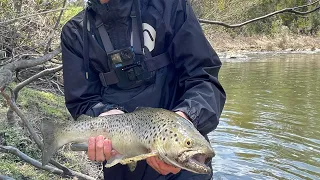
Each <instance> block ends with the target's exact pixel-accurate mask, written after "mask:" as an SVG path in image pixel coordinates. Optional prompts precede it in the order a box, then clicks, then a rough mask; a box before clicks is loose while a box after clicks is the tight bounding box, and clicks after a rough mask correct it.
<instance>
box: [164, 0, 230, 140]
mask: <svg viewBox="0 0 320 180" xmlns="http://www.w3.org/2000/svg"><path fill="white" fill-rule="evenodd" d="M180 2H181V4H182V6H183V11H182V12H180V13H179V12H176V20H175V25H174V28H173V29H176V30H175V31H176V33H175V36H174V38H173V41H172V44H171V46H170V48H169V54H170V56H171V58H172V60H173V62H174V64H175V68H176V71H177V74H178V76H179V77H178V79H179V80H178V83H179V86H178V93H179V94H181V95H180V98H179V99H178V100H177V102H176V106H175V108H174V109H173V111H182V112H184V113H186V114H187V115H188V116H189V118H190V119H191V120H192V122H193V124H194V125H195V127H196V128H197V129H198V130H199V131H200V133H202V134H208V133H209V132H210V131H212V130H214V129H215V128H216V127H217V125H218V122H219V118H220V115H221V113H222V109H223V107H224V103H225V100H226V94H225V92H224V89H223V88H222V86H221V84H220V83H219V81H218V72H219V69H220V67H221V61H220V59H219V57H218V55H217V54H216V53H215V51H214V50H213V48H212V47H211V45H210V44H209V42H208V41H207V39H206V37H205V35H204V33H203V31H202V28H201V26H200V24H199V22H198V20H197V18H196V16H195V14H194V12H193V10H192V8H191V7H190V5H188V3H186V1H185V0H180Z"/></svg>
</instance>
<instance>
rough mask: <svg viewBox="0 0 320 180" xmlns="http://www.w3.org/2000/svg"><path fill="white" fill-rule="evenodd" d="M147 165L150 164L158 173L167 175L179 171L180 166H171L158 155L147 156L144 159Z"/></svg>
mask: <svg viewBox="0 0 320 180" xmlns="http://www.w3.org/2000/svg"><path fill="white" fill-rule="evenodd" d="M146 161H147V163H148V165H149V166H151V167H152V168H153V169H154V170H156V171H157V172H158V173H159V174H162V175H164V176H165V175H167V174H169V173H172V174H177V173H179V172H180V171H181V168H176V167H174V166H171V165H169V164H167V163H165V162H163V161H161V160H160V159H159V158H158V157H156V156H154V157H149V158H147V159H146Z"/></svg>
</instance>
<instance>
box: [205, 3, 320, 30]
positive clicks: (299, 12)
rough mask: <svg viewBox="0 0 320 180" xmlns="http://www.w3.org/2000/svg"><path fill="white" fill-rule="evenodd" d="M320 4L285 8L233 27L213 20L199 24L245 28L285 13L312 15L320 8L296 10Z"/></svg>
mask: <svg viewBox="0 0 320 180" xmlns="http://www.w3.org/2000/svg"><path fill="white" fill-rule="evenodd" d="M318 2H320V1H319V0H318V1H315V2H313V3H310V4H306V5H303V6H298V7H293V8H285V9H282V10H279V11H275V12H272V13H269V14H267V15H264V16H261V17H257V18H254V19H251V20H248V21H245V22H243V23H240V24H232V25H231V24H227V23H224V22H221V21H211V20H206V19H199V22H200V23H205V24H216V25H221V26H224V27H226V28H236V27H241V26H244V25H246V24H249V23H252V22H255V21H259V20H261V19H265V18H268V17H271V16H274V15H276V14H280V13H285V12H288V13H294V14H299V15H305V14H309V13H312V12H315V11H317V10H319V9H320V6H317V7H316V8H314V9H312V10H310V11H305V12H302V11H297V10H296V9H300V8H303V7H307V6H310V5H313V4H315V3H318Z"/></svg>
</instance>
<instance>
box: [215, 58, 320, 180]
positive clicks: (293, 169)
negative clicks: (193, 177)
mask: <svg viewBox="0 0 320 180" xmlns="http://www.w3.org/2000/svg"><path fill="white" fill-rule="evenodd" d="M222 61H223V68H222V69H221V73H220V81H221V83H222V85H223V87H224V88H225V90H226V92H227V99H228V100H227V103H226V106H225V109H224V112H223V114H222V117H221V120H220V124H219V126H218V128H217V129H216V131H214V132H213V133H211V134H210V135H211V136H210V139H211V142H212V144H213V147H214V148H215V151H216V153H217V155H216V156H215V157H214V158H213V169H214V179H268V180H269V179H320V54H314V55H312V54H308V55H306V54H304V55H302V54H287V55H272V54H265V55H256V56H255V57H253V58H252V59H250V60H243V61H241V60H236V59H234V60H223V59H222Z"/></svg>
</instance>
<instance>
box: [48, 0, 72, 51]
mask: <svg viewBox="0 0 320 180" xmlns="http://www.w3.org/2000/svg"><path fill="white" fill-rule="evenodd" d="M66 4H67V0H64V1H63V5H62V8H63V9H62V10H61V11H60V14H59V17H58V20H57V22H56V24H55V25H54V27H53V29H52V32H51V34H50V36H49V41H48V43H47V46H46V48H45V50H44V52H45V53H47V52H48V51H49V47H50V45H51V42H52V38H53V35H54V32H55V31H56V30H57V29H58V27H59V23H60V20H61V17H62V14H63V11H64V8H65V7H66Z"/></svg>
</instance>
